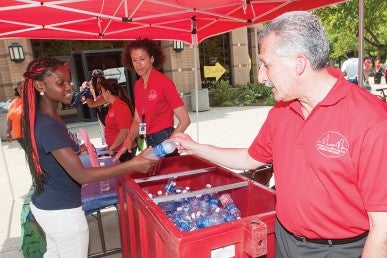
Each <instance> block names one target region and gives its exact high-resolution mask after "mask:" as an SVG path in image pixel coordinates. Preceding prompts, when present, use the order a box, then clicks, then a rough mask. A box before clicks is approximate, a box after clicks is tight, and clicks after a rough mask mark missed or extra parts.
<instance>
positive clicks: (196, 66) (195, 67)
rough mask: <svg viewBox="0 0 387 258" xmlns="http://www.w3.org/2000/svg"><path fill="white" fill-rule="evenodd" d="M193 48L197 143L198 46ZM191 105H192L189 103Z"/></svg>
mask: <svg viewBox="0 0 387 258" xmlns="http://www.w3.org/2000/svg"><path fill="white" fill-rule="evenodd" d="M193 48H194V73H195V74H194V79H195V96H196V97H195V105H196V108H195V113H196V141H197V142H199V94H198V92H199V86H198V72H197V68H198V58H197V54H198V45H197V44H194V45H193ZM191 105H192V103H191Z"/></svg>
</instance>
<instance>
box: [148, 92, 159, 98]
mask: <svg viewBox="0 0 387 258" xmlns="http://www.w3.org/2000/svg"><path fill="white" fill-rule="evenodd" d="M148 99H149V100H155V99H157V92H156V91H155V90H151V91H149V94H148Z"/></svg>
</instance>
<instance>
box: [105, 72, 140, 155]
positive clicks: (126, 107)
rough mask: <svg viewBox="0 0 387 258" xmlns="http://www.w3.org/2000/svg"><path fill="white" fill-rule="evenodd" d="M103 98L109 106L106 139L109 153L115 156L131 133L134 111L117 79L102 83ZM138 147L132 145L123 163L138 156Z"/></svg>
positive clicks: (106, 118) (134, 144) (106, 120)
mask: <svg viewBox="0 0 387 258" xmlns="http://www.w3.org/2000/svg"><path fill="white" fill-rule="evenodd" d="M101 96H102V97H103V98H104V100H105V101H106V102H107V103H110V105H109V111H108V113H107V115H106V117H105V138H106V143H107V145H108V146H107V147H106V149H107V150H108V153H109V154H110V155H111V156H113V155H114V154H115V153H116V152H117V151H118V150H119V149H120V147H121V145H122V143H123V141H124V140H125V138H126V136H127V135H128V133H129V129H130V126H131V124H132V120H133V114H134V109H133V106H132V104H131V102H130V99H129V97H128V96H127V95H126V94H125V92H124V89H123V88H122V87H121V85H119V84H118V82H117V80H116V79H106V80H103V81H102V82H101ZM136 150H137V145H136V142H135V141H134V142H133V143H132V149H131V151H127V152H125V153H123V154H122V155H121V157H120V158H119V160H120V161H121V162H124V161H127V160H130V159H132V158H133V157H134V156H135V155H136Z"/></svg>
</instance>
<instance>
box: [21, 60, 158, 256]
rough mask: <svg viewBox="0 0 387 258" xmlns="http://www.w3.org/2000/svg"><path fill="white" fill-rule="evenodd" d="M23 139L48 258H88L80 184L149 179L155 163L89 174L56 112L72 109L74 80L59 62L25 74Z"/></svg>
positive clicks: (139, 160)
mask: <svg viewBox="0 0 387 258" xmlns="http://www.w3.org/2000/svg"><path fill="white" fill-rule="evenodd" d="M23 76H24V81H23V86H22V99H23V113H22V128H23V131H22V134H23V138H24V140H25V151H26V156H27V160H28V163H29V167H30V171H31V175H32V178H33V184H34V186H35V191H34V193H33V194H32V198H31V203H30V208H31V212H32V214H33V215H34V217H35V219H36V221H37V222H38V223H39V225H40V226H41V227H42V229H43V231H44V232H45V234H46V241H47V251H46V253H45V254H44V257H87V254H88V242H89V229H88V225H87V221H86V218H85V214H84V212H83V210H82V203H81V184H83V183H88V182H93V181H100V180H104V179H108V178H111V177H114V176H117V175H121V174H123V173H125V172H127V171H137V172H141V173H147V172H149V171H150V170H151V168H153V167H154V166H155V165H156V164H157V162H155V161H152V160H149V159H146V158H144V157H143V155H139V156H136V157H134V158H133V159H131V160H130V161H127V162H124V163H121V164H118V165H115V166H111V167H100V168H85V167H84V166H83V165H82V163H81V161H80V159H79V157H78V153H79V146H78V144H77V142H76V141H75V140H74V139H73V138H72V134H71V133H70V132H69V131H68V129H67V128H66V125H65V123H64V121H63V120H62V118H61V117H60V116H59V115H58V113H57V109H58V105H59V104H60V103H65V104H70V102H71V97H72V96H71V95H72V88H71V84H70V74H69V72H68V70H67V69H66V68H65V67H64V66H63V64H62V63H61V62H60V61H59V60H57V59H55V58H49V57H46V58H38V59H36V60H34V61H32V62H31V63H30V64H29V65H28V67H27V71H26V72H25V73H24V74H23Z"/></svg>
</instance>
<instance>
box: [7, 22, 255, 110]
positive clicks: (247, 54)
mask: <svg viewBox="0 0 387 258" xmlns="http://www.w3.org/2000/svg"><path fill="white" fill-rule="evenodd" d="M258 28H259V25H258V26H254V27H249V28H242V29H238V30H234V31H232V32H229V42H228V43H229V50H230V64H228V67H229V69H230V71H229V72H230V73H231V82H230V83H231V85H234V86H237V85H243V84H246V83H248V82H250V81H251V79H252V78H253V77H254V78H257V64H258V43H257V33H258ZM12 43H18V44H19V45H21V46H22V47H23V51H24V56H25V59H24V61H22V62H18V63H15V62H13V61H11V59H10V54H9V48H8V47H9V46H10V45H11V44H12ZM161 47H162V49H163V51H164V53H165V55H166V63H165V65H164V68H163V72H164V73H165V74H166V75H167V76H168V77H170V78H171V79H172V80H173V81H174V82H175V84H176V86H177V89H178V91H179V92H180V93H181V94H182V96H188V95H189V94H190V92H191V90H193V89H195V83H196V84H197V87H198V88H199V89H200V88H201V87H202V86H201V85H202V84H201V78H203V76H202V74H201V72H200V71H201V69H200V60H199V49H198V48H197V49H196V50H195V49H194V47H193V46H192V45H189V44H184V49H183V50H182V51H178V52H177V51H175V50H173V41H162V42H161ZM194 53H196V58H194ZM32 60H33V53H32V47H31V43H30V40H28V39H5V40H0V102H5V101H7V100H9V99H13V97H14V90H13V89H14V87H15V86H16V84H17V82H18V81H20V80H22V79H23V78H22V74H23V72H24V71H25V69H26V66H27V65H28V63H29V62H30V61H32ZM195 60H196V62H195ZM195 73H196V80H195ZM184 100H185V102H186V104H187V106H190V103H188V102H189V98H184Z"/></svg>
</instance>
